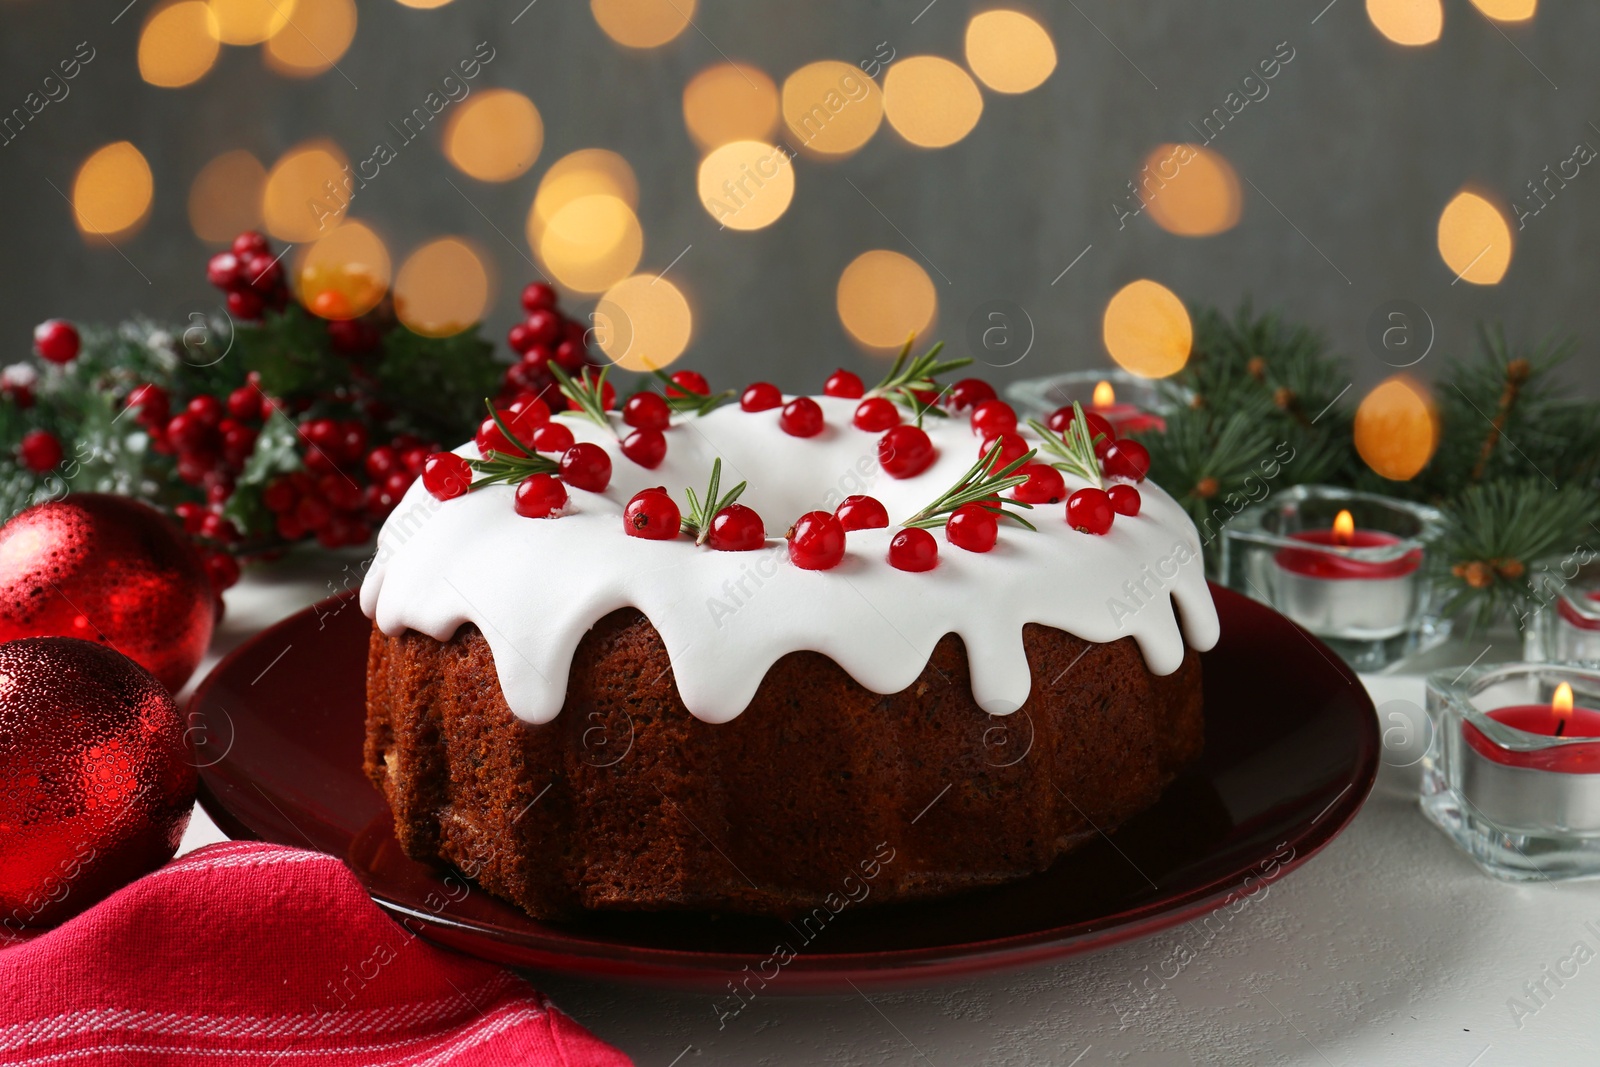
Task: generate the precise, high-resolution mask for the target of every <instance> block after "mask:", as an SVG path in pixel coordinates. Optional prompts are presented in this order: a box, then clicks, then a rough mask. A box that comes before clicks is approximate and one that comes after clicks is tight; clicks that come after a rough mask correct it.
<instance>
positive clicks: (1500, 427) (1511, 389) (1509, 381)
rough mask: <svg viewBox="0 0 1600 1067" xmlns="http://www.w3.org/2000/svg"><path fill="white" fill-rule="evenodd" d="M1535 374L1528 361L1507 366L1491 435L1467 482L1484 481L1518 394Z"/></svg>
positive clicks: (1491, 422)
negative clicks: (1485, 471)
mask: <svg viewBox="0 0 1600 1067" xmlns="http://www.w3.org/2000/svg"><path fill="white" fill-rule="evenodd" d="M1532 374H1533V364H1532V363H1530V362H1528V361H1527V360H1526V359H1513V360H1511V361H1510V362H1508V363H1507V364H1506V374H1505V387H1504V388H1503V389H1501V390H1500V403H1499V404H1497V405H1495V411H1494V418H1492V419H1490V420H1489V433H1488V435H1487V436H1485V437H1484V439H1483V447H1482V448H1481V449H1479V451H1478V462H1477V463H1475V464H1473V467H1472V473H1471V474H1470V475H1468V476H1467V480H1468V481H1469V482H1472V483H1474V484H1476V483H1478V482H1481V481H1483V472H1484V469H1485V468H1487V467H1488V466H1489V458H1490V457H1491V456H1493V455H1494V447H1495V445H1497V444H1499V443H1500V435H1501V434H1503V433H1504V432H1505V429H1506V420H1507V419H1509V418H1510V417H1511V409H1512V407H1513V406H1515V405H1516V402H1517V394H1518V393H1520V392H1521V391H1522V387H1523V386H1524V385H1525V384H1527V381H1528V379H1529V377H1531V376H1532Z"/></svg>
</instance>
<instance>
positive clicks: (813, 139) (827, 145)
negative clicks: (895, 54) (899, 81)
mask: <svg viewBox="0 0 1600 1067" xmlns="http://www.w3.org/2000/svg"><path fill="white" fill-rule="evenodd" d="M783 121H784V124H785V125H787V126H788V127H789V135H790V137H791V139H792V140H793V143H794V144H795V145H796V146H797V147H799V148H802V149H804V150H806V151H808V152H814V153H816V154H817V155H819V156H824V157H827V156H847V155H849V154H850V153H852V152H854V151H855V150H856V149H858V148H860V147H861V146H862V145H864V144H866V143H867V142H868V141H870V140H871V139H872V135H873V134H874V133H877V132H878V127H879V125H881V124H882V122H883V90H881V89H879V88H878V83H877V82H875V81H873V80H872V79H871V78H869V77H867V76H866V75H865V74H864V73H862V72H861V70H860V69H859V68H857V67H854V66H851V65H850V64H849V63H841V62H840V61H838V60H836V59H824V60H821V61H820V62H816V63H808V64H806V65H805V66H803V67H801V68H800V69H799V70H797V71H795V72H794V73H793V74H791V75H789V76H788V77H787V78H785V79H784V81H783Z"/></svg>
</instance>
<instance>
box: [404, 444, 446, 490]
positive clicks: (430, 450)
mask: <svg viewBox="0 0 1600 1067" xmlns="http://www.w3.org/2000/svg"><path fill="white" fill-rule="evenodd" d="M437 451H439V446H438V445H433V446H431V447H428V446H424V445H408V446H406V450H405V451H404V452H402V453H400V462H401V463H403V464H404V465H405V468H406V473H407V474H409V475H410V476H411V477H413V478H416V477H418V476H419V475H421V474H422V468H423V466H424V465H426V464H427V462H428V457H429V456H431V455H433V454H434V453H435V452H437ZM406 484H407V485H409V484H411V483H410V482H407V483H406Z"/></svg>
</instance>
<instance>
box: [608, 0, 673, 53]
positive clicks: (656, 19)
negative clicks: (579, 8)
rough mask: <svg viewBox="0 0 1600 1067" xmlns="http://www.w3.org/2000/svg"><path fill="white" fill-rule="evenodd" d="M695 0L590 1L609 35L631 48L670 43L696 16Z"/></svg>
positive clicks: (653, 46) (651, 46) (652, 46)
mask: <svg viewBox="0 0 1600 1067" xmlns="http://www.w3.org/2000/svg"><path fill="white" fill-rule="evenodd" d="M694 8H695V0H589V10H590V11H592V12H594V20H595V22H597V23H599V24H600V28H601V29H602V30H604V31H605V34H606V36H607V37H609V38H611V39H612V40H613V41H615V42H617V43H618V44H620V45H626V46H627V47H629V48H655V47H656V46H658V45H663V44H666V43H667V42H668V41H670V40H672V39H673V38H674V37H676V36H678V34H680V33H682V32H683V30H684V27H686V26H688V25H689V20H690V19H692V18H694Z"/></svg>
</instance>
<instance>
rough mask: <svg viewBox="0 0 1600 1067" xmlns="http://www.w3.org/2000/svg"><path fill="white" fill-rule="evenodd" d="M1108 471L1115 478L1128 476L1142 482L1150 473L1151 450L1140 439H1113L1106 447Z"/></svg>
mask: <svg viewBox="0 0 1600 1067" xmlns="http://www.w3.org/2000/svg"><path fill="white" fill-rule="evenodd" d="M1101 458H1102V459H1104V461H1105V468H1106V473H1107V474H1109V475H1111V476H1112V477H1113V478H1128V479H1130V480H1132V481H1135V482H1142V481H1144V479H1145V475H1147V474H1149V473H1150V450H1149V449H1148V448H1146V447H1144V445H1141V444H1140V443H1139V442H1138V441H1128V440H1122V441H1113V442H1111V444H1110V446H1109V447H1107V448H1106V451H1105V455H1104V456H1103V457H1101Z"/></svg>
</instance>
